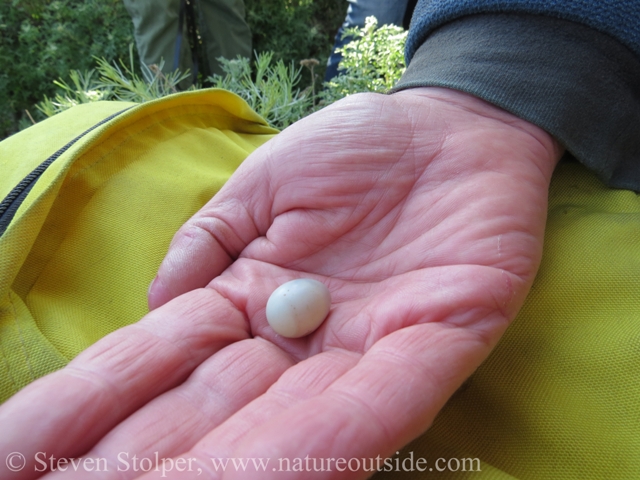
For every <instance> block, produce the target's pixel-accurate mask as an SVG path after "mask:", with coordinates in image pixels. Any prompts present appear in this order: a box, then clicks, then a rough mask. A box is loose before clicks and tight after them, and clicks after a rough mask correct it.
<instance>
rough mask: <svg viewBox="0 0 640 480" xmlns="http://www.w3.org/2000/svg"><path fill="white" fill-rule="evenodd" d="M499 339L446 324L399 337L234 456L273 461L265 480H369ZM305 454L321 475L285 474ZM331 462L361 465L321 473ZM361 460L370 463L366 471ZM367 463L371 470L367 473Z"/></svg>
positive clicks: (260, 430)
mask: <svg viewBox="0 0 640 480" xmlns="http://www.w3.org/2000/svg"><path fill="white" fill-rule="evenodd" d="M498 337H499V334H498V333H496V334H495V336H494V338H492V339H491V341H489V342H487V338H486V337H485V336H484V335H478V333H477V332H475V331H473V330H469V329H459V328H451V327H448V326H446V325H444V324H424V325H416V326H413V327H409V328H406V329H403V330H400V331H397V332H394V333H393V334H391V335H389V336H387V337H385V338H383V339H382V340H380V341H379V342H378V343H377V344H375V345H374V346H373V347H372V348H371V350H370V351H368V352H367V353H366V354H365V355H364V356H363V357H362V359H361V360H360V362H358V364H357V365H356V366H355V367H354V368H352V369H351V370H350V371H348V372H347V373H345V374H344V375H342V376H341V377H340V378H339V379H337V380H336V381H335V382H334V383H332V384H331V385H330V386H329V387H328V388H326V389H325V390H324V391H323V392H322V393H321V394H320V395H316V396H313V397H311V398H309V399H307V400H304V401H301V402H298V403H296V404H294V405H292V406H291V407H290V408H288V409H287V410H285V411H283V412H281V413H280V414H278V415H275V416H272V417H271V418H270V419H269V420H268V421H267V422H263V423H262V424H261V425H259V426H257V427H256V428H254V429H252V430H251V432H250V434H247V435H246V436H245V438H244V439H243V441H242V443H240V445H238V446H237V447H236V448H235V449H234V450H233V452H232V454H231V455H230V457H232V458H244V459H247V458H249V459H250V458H260V457H262V458H268V459H270V463H269V468H266V469H265V470H264V471H261V472H260V478H261V479H282V478H292V479H298V478H299V479H309V478H331V479H334V478H363V477H364V476H367V475H371V474H372V470H370V469H369V466H370V465H371V461H375V460H376V458H377V457H378V456H380V458H381V460H384V458H385V456H388V455H391V454H393V453H394V452H395V451H396V450H397V449H399V448H400V447H402V446H403V445H405V444H407V443H408V442H409V441H410V440H412V439H413V438H415V437H417V436H418V435H419V434H420V433H422V432H423V431H424V430H426V429H427V427H428V426H429V425H430V424H431V423H432V421H433V419H434V418H435V416H436V414H437V412H438V411H439V410H440V409H441V408H442V406H443V405H444V403H445V402H446V400H447V399H448V398H449V397H450V396H451V395H452V394H453V393H454V392H455V390H456V389H457V388H458V387H459V386H460V385H461V384H462V382H463V381H464V380H465V379H466V378H467V377H468V376H469V375H471V373H472V372H473V371H474V370H475V368H477V366H478V365H479V364H480V363H481V361H482V360H483V359H484V358H485V357H486V356H487V355H488V353H489V351H490V348H491V346H492V345H493V344H494V343H495V341H497V338H498ZM443 366H446V368H443ZM222 441H223V439H219V440H218V443H220V442H222ZM205 456H206V454H203V455H201V457H205ZM307 456H308V457H309V458H311V459H316V465H317V467H318V468H317V469H315V470H311V471H310V470H309V469H308V468H307V467H306V465H305V466H303V468H302V470H298V471H295V470H296V469H295V468H291V469H289V470H288V471H286V470H287V468H286V467H287V465H292V464H294V463H300V462H301V461H302V462H304V460H303V459H304V458H305V457H307ZM330 458H333V459H337V458H344V459H346V461H347V462H348V461H349V460H350V459H352V458H355V459H359V463H358V465H356V464H355V463H353V465H352V467H349V468H345V467H344V466H343V468H344V471H339V469H337V468H336V465H335V460H334V464H333V468H331V470H327V469H326V467H327V465H328V460H325V461H324V467H325V470H324V471H320V467H321V464H320V463H321V462H322V460H323V459H330ZM362 459H371V460H367V462H368V463H367V464H366V465H364V463H363V462H362ZM303 465H304V463H303ZM363 465H364V469H369V470H368V471H364V469H363ZM251 467H252V465H249V467H248V468H247V470H246V471H243V470H242V469H235V468H231V469H227V471H226V472H225V474H224V476H223V478H224V479H238V478H244V479H250V478H255V475H256V471H255V470H253V471H251V469H252V468H251ZM356 467H358V468H356ZM274 468H275V470H273V469H274ZM283 470H285V471H283ZM353 470H356V471H353Z"/></svg>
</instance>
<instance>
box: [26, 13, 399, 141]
mask: <svg viewBox="0 0 640 480" xmlns="http://www.w3.org/2000/svg"><path fill="white" fill-rule="evenodd" d="M346 34H347V35H351V36H352V37H353V40H352V41H351V42H350V43H348V44H346V45H345V46H344V48H343V49H342V53H343V61H342V62H341V71H342V75H340V76H338V77H336V78H334V79H333V81H331V82H329V83H325V84H324V90H322V91H321V92H320V93H319V95H317V96H316V94H315V84H312V85H311V86H310V87H307V88H306V89H304V90H301V87H300V78H301V72H302V71H303V68H302V67H296V66H295V64H294V63H293V62H290V63H289V64H288V65H287V64H286V63H285V62H284V61H283V60H282V59H279V60H275V55H274V54H273V53H272V52H263V53H258V54H256V59H255V62H254V72H253V73H252V70H251V64H250V62H249V59H247V58H238V59H235V60H227V59H224V58H221V59H219V60H220V62H221V66H222V69H223V70H224V72H225V75H224V76H221V75H216V76H213V77H209V78H208V79H207V80H208V81H209V82H210V83H211V84H213V86H215V87H217V88H224V89H226V90H230V91H232V92H234V93H236V94H238V95H239V96H241V97H242V98H243V99H245V100H246V101H247V103H248V104H249V105H250V106H251V108H253V109H254V110H255V111H256V112H258V113H259V114H260V115H262V117H264V118H265V119H266V120H267V121H268V122H269V123H270V124H271V125H273V126H274V127H276V128H281V129H282V128H286V127H287V126H289V125H290V124H292V123H293V122H295V121H297V120H299V119H301V118H302V117H304V116H305V115H308V114H310V113H312V112H313V111H315V110H317V109H318V108H320V107H321V106H324V105H327V104H329V103H332V102H334V101H336V100H338V99H340V98H343V97H345V96H347V95H350V94H352V93H356V92H366V91H369V92H386V91H387V90H388V89H389V88H391V87H392V86H393V85H394V84H395V83H396V82H397V80H398V79H399V78H400V76H401V75H402V73H403V72H404V60H403V56H402V52H403V47H404V42H405V39H406V32H404V31H403V30H402V29H401V28H399V27H393V26H385V27H382V28H380V29H377V30H376V20H375V18H373V17H370V18H368V19H367V23H366V25H365V27H364V28H362V29H357V28H356V29H352V30H350V31H348V32H346ZM133 59H134V57H133V51H132V47H130V52H129V65H128V66H127V65H125V64H124V63H123V62H122V61H120V62H119V63H115V62H114V63H113V64H110V63H109V62H107V61H106V60H105V59H104V58H103V59H98V60H97V62H98V67H97V71H96V70H93V69H92V70H88V71H85V72H81V71H72V72H71V74H70V78H71V82H70V83H68V82H66V81H64V80H62V79H59V80H57V81H55V82H54V83H55V84H56V85H57V86H58V87H59V91H58V93H56V95H55V97H54V98H53V99H49V98H48V97H45V99H44V100H43V101H42V102H40V103H39V104H38V105H37V108H38V110H39V111H40V112H42V113H43V114H44V115H47V116H51V115H53V114H55V113H58V112H59V111H61V110H65V109H67V108H70V107H72V106H73V105H77V104H78V103H86V102H92V101H96V100H125V101H132V102H145V101H148V100H153V99H154V98H160V97H163V96H165V95H169V94H171V93H174V92H176V91H177V88H176V87H177V85H178V84H179V83H180V82H181V80H183V79H184V78H185V77H187V76H188V75H189V74H188V72H185V73H181V72H179V71H176V72H174V73H173V74H171V75H164V74H163V73H162V72H161V70H162V66H159V67H154V68H153V69H150V68H147V67H145V66H143V68H142V76H140V75H138V74H136V73H135V71H134V60H133ZM300 63H301V64H302V65H304V66H305V67H307V68H308V70H309V71H310V72H311V74H312V75H313V71H314V68H315V67H316V66H317V65H318V61H317V60H315V59H306V60H303V61H301V62H300ZM192 88H196V87H192ZM318 99H320V102H319V104H318V102H317V100H318Z"/></svg>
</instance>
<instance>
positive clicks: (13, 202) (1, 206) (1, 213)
mask: <svg viewBox="0 0 640 480" xmlns="http://www.w3.org/2000/svg"><path fill="white" fill-rule="evenodd" d="M129 108H131V107H129ZM129 108H125V109H124V110H121V111H119V112H116V113H114V114H113V115H109V116H108V117H107V118H105V119H103V120H101V121H100V122H99V123H96V124H95V125H94V126H93V127H91V128H89V129H88V130H85V131H84V132H82V133H81V134H80V135H78V136H77V137H76V138H74V139H73V140H71V141H70V142H69V143H67V144H66V145H65V146H64V147H62V148H61V149H59V150H58V151H57V152H55V153H54V154H53V155H51V156H50V157H49V158H47V159H46V160H45V161H44V162H42V163H41V164H40V165H38V166H37V167H36V168H35V169H33V171H32V172H31V173H29V175H27V176H26V177H24V178H23V179H22V180H21V181H20V183H19V184H18V185H16V186H15V187H14V188H13V190H11V191H10V192H9V194H8V195H7V196H6V197H5V198H4V200H2V202H1V203H0V237H1V236H2V235H4V232H5V231H6V230H7V227H8V226H9V224H10V223H11V220H13V217H14V216H15V214H16V212H17V211H18V208H19V207H20V205H21V204H22V202H23V201H24V199H25V198H27V195H28V194H29V192H30V191H31V189H32V188H33V186H34V185H35V184H36V182H37V181H38V179H39V178H40V176H41V175H42V174H43V173H44V172H45V170H46V169H47V168H49V165H51V164H52V163H53V162H54V161H56V159H57V158H58V157H60V155H62V154H63V153H64V152H66V151H67V150H69V148H71V146H72V145H73V144H74V143H76V142H77V141H78V140H80V139H81V138H82V137H84V136H85V135H86V134H87V133H89V132H91V131H92V130H95V129H96V128H98V127H99V126H101V125H104V124H105V123H107V122H108V121H109V120H112V119H114V118H115V117H117V116H118V115H120V114H121V113H123V112H126V111H127V110H129Z"/></svg>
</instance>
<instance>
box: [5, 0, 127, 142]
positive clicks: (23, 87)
mask: <svg viewBox="0 0 640 480" xmlns="http://www.w3.org/2000/svg"><path fill="white" fill-rule="evenodd" d="M132 42H133V25H132V23H131V19H130V17H129V15H128V14H127V12H126V10H125V8H124V5H123V3H122V0H82V1H79V0H53V1H52V0H28V1H27V0H22V1H21V0H4V1H2V2H0V65H2V70H1V71H0V138H4V137H5V136H7V135H10V134H11V133H13V132H15V131H17V130H18V129H19V127H24V126H26V125H27V124H29V123H30V121H29V120H28V116H27V114H26V113H25V110H27V109H28V110H29V111H30V113H31V114H32V115H33V116H34V117H36V118H42V115H40V114H39V112H37V111H35V110H34V109H33V108H32V107H33V105H34V104H35V103H36V102H37V101H39V100H40V99H42V98H43V97H44V96H45V95H48V96H51V95H53V94H54V92H55V90H56V86H55V85H54V84H53V83H52V79H56V78H64V79H68V78H69V72H70V71H71V70H87V69H90V68H91V67H93V65H94V60H93V56H94V55H99V56H100V57H104V58H105V59H106V60H107V61H111V60H113V59H115V58H118V57H124V56H125V55H126V52H127V47H128V45H129V44H130V43H132Z"/></svg>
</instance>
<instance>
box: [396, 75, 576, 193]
mask: <svg viewBox="0 0 640 480" xmlns="http://www.w3.org/2000/svg"><path fill="white" fill-rule="evenodd" d="M392 95H393V96H397V97H402V98H403V100H404V98H406V97H413V98H414V99H415V101H416V102H426V103H425V104H428V103H429V102H433V101H435V102H438V103H442V104H445V105H447V107H448V108H449V109H450V111H451V117H452V118H455V119H457V120H458V122H456V121H454V122H451V121H450V120H449V119H448V120H447V121H448V123H449V124H450V125H451V134H459V133H460V132H461V131H464V130H471V131H469V132H467V133H468V136H470V137H471V138H474V137H475V138H474V140H475V141H476V142H481V143H482V144H485V143H486V142H489V141H491V140H492V139H491V138H490V137H494V141H495V137H498V138H499V141H500V142H501V143H502V142H508V143H509V144H510V145H511V146H512V148H514V149H515V148H517V149H524V150H527V151H530V152H532V153H534V154H533V155H527V156H526V158H528V159H530V160H531V161H532V162H533V163H534V164H535V165H536V167H537V168H538V169H539V170H540V172H541V173H542V174H543V176H544V178H545V179H546V181H547V183H548V182H550V180H551V174H552V173H553V170H554V168H555V166H556V165H557V163H558V161H559V160H560V158H561V157H562V155H563V153H564V147H563V146H562V145H560V143H559V142H558V141H557V140H556V139H555V138H554V137H553V136H552V135H551V134H550V133H548V132H546V131H545V130H543V129H542V128H540V127H538V126H537V125H534V124H533V123H530V122H528V121H526V120H523V119H521V118H519V117H517V116H515V115H513V114H511V113H509V112H507V111H506V110H503V109H502V108H500V107H497V106H495V105H492V104H491V103H489V102H487V101H485V100H482V99H481V98H478V97H475V96H473V95H470V94H468V93H465V92H461V91H458V90H453V89H449V88H440V87H415V88H409V89H406V90H401V91H398V92H395V93H393V94H392ZM473 130H475V131H476V134H475V135H474V133H473ZM487 135H488V136H487ZM477 146H478V145H477V144H476V145H474V147H477ZM514 153H518V152H514ZM516 156H517V157H519V159H518V161H519V162H521V161H522V156H520V155H514V158H515V157H516Z"/></svg>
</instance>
